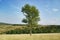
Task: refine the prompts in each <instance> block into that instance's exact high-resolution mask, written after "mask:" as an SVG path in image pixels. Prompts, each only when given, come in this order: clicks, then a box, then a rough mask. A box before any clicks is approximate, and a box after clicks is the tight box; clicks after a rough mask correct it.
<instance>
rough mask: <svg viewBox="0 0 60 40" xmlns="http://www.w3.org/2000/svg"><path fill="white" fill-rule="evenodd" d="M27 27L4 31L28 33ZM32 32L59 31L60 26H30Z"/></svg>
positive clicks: (8, 32)
mask: <svg viewBox="0 0 60 40" xmlns="http://www.w3.org/2000/svg"><path fill="white" fill-rule="evenodd" d="M29 31H30V30H29V27H22V28H18V29H14V30H10V31H7V32H5V33H6V34H29V33H30V32H29ZM32 33H33V34H34V33H60V26H53V25H52V26H46V27H45V26H44V27H32Z"/></svg>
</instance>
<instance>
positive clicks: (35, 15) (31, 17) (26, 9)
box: [21, 4, 40, 35]
mask: <svg viewBox="0 0 60 40" xmlns="http://www.w3.org/2000/svg"><path fill="white" fill-rule="evenodd" d="M21 11H22V12H23V14H24V16H25V17H26V18H25V19H23V20H22V22H24V23H27V26H28V27H29V29H30V35H31V34H32V27H36V26H37V25H38V21H39V20H40V17H39V11H38V9H36V7H35V6H31V5H29V4H26V5H24V6H23V7H22V10H21Z"/></svg>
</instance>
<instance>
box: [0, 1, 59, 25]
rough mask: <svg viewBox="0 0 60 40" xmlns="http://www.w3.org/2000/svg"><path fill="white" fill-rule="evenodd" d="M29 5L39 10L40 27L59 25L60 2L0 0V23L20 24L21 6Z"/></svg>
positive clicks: (21, 16)
mask: <svg viewBox="0 0 60 40" xmlns="http://www.w3.org/2000/svg"><path fill="white" fill-rule="evenodd" d="M25 4H30V5H34V6H36V8H37V9H38V10H39V12H40V13H39V14H40V19H41V20H40V21H39V24H42V25H60V0H0V22H6V23H14V24H15V23H16V24H22V22H21V21H22V19H23V18H24V17H25V16H24V15H23V13H22V12H21V8H22V6H24V5H25Z"/></svg>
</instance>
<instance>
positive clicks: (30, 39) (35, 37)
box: [0, 33, 60, 40]
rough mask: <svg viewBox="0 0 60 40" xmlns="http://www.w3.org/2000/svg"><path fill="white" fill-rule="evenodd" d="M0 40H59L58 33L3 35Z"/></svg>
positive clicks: (59, 35) (59, 34)
mask: <svg viewBox="0 0 60 40" xmlns="http://www.w3.org/2000/svg"><path fill="white" fill-rule="evenodd" d="M0 40H60V33H46V34H45V33H44V34H32V36H30V35H29V34H11V35H7V34H3V35H0Z"/></svg>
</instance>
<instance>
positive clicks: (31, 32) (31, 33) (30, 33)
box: [30, 28, 32, 36]
mask: <svg viewBox="0 0 60 40" xmlns="http://www.w3.org/2000/svg"><path fill="white" fill-rule="evenodd" d="M31 35H32V28H30V36H31Z"/></svg>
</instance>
